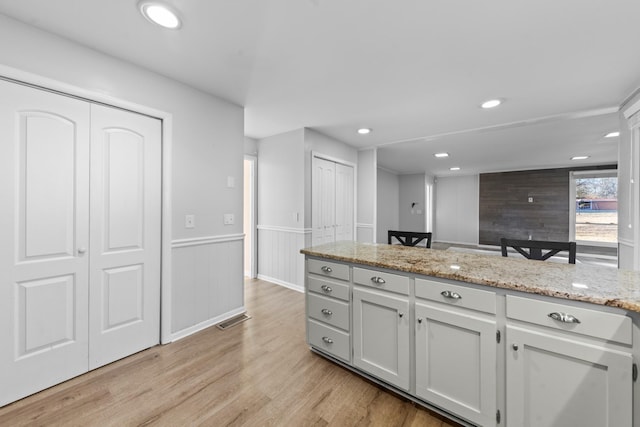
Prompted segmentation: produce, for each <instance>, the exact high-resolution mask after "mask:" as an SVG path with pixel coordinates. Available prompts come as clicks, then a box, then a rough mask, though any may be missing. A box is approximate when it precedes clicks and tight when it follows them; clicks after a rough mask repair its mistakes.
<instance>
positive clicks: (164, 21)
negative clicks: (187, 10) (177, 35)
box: [140, 1, 181, 30]
mask: <svg viewBox="0 0 640 427" xmlns="http://www.w3.org/2000/svg"><path fill="white" fill-rule="evenodd" d="M140 12H142V14H143V15H144V17H145V18H147V19H148V20H149V21H151V22H153V23H154V24H157V25H160V26H161V27H164V28H169V29H171V30H176V29H178V28H180V25H181V22H180V18H178V15H177V14H176V13H175V12H174V11H173V10H171V9H170V8H169V7H168V6H166V5H164V4H162V3H157V2H146V1H145V2H141V3H140Z"/></svg>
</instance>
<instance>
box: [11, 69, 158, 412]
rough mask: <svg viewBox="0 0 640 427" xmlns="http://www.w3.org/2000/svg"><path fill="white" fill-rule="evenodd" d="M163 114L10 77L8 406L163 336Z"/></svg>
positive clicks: (146, 346)
mask: <svg viewBox="0 0 640 427" xmlns="http://www.w3.org/2000/svg"><path fill="white" fill-rule="evenodd" d="M160 224H161V123H160V121H159V120H156V119H153V118H150V117H147V116H143V115H140V114H135V113H132V112H128V111H123V110H119V109H116V108H109V107H105V106H100V105H94V104H91V103H89V102H86V101H82V100H78V99H74V98H71V97H67V96H63V95H60V94H55V93H51V92H47V91H43V90H39V89H34V88H30V87H27V86H22V85H19V84H15V83H9V82H6V81H2V80H0V406H1V405H4V404H6V403H9V402H11V401H14V400H17V399H19V398H22V397H24V396H27V395H29V394H32V393H35V392H37V391H40V390H43V389H45V388H47V387H49V386H52V385H54V384H57V383H60V382H62V381H65V380H67V379H69V378H72V377H74V376H76V375H79V374H82V373H84V372H87V371H88V370H89V369H93V368H96V367H98V366H102V365H104V364H106V363H109V362H112V361H114V360H117V359H120V358H122V357H125V356H128V355H130V354H132V353H135V352H137V351H140V350H143V349H145V348H148V347H151V346H153V345H155V344H157V343H159V337H160V246H161V245H160V243H161V225H160Z"/></svg>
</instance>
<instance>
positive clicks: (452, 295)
mask: <svg viewBox="0 0 640 427" xmlns="http://www.w3.org/2000/svg"><path fill="white" fill-rule="evenodd" d="M440 295H442V296H443V297H445V298H451V299H461V298H462V297H461V296H460V294H459V293H457V292H451V291H442V292H440Z"/></svg>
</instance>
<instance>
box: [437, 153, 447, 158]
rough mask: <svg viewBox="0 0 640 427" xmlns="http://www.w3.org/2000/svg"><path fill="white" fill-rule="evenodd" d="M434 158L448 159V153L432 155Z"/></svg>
mask: <svg viewBox="0 0 640 427" xmlns="http://www.w3.org/2000/svg"><path fill="white" fill-rule="evenodd" d="M434 156H436V157H438V158H442V157H449V153H436V154H434Z"/></svg>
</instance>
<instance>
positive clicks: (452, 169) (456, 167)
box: [449, 166, 460, 171]
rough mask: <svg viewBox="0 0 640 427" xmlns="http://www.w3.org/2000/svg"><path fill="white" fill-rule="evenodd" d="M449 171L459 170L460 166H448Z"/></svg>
mask: <svg viewBox="0 0 640 427" xmlns="http://www.w3.org/2000/svg"><path fill="white" fill-rule="evenodd" d="M449 170H450V171H459V170H460V168H459V167H458V166H454V167H452V168H449Z"/></svg>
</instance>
